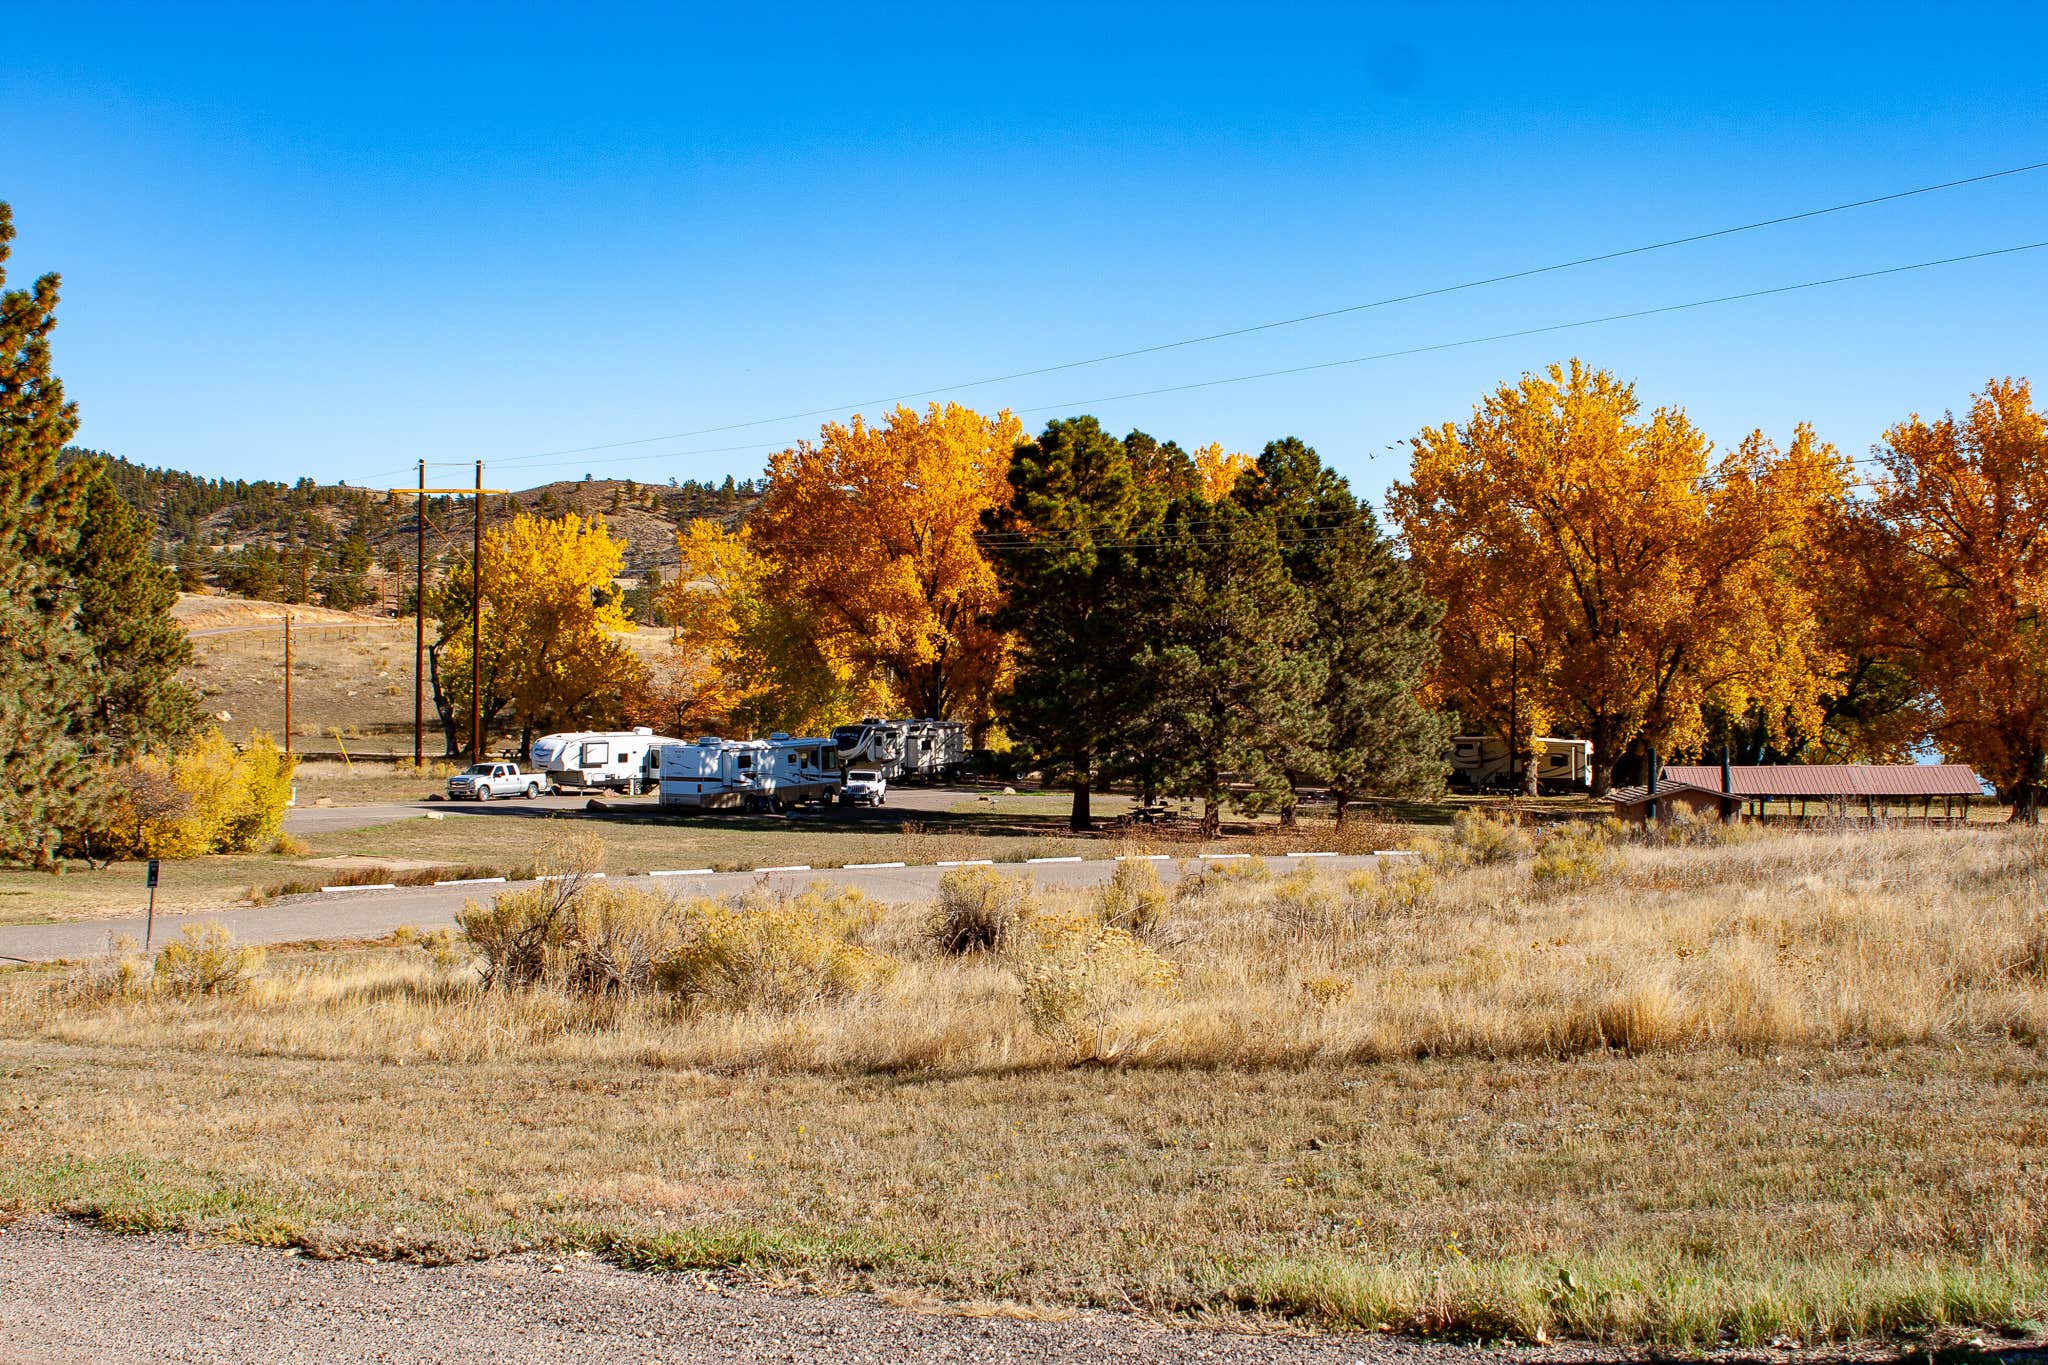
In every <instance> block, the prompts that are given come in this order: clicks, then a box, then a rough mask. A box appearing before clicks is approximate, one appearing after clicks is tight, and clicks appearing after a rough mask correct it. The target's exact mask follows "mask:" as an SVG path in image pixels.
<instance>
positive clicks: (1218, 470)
mask: <svg viewBox="0 0 2048 1365" xmlns="http://www.w3.org/2000/svg"><path fill="white" fill-rule="evenodd" d="M1194 460H1195V477H1196V478H1198V479H1199V480H1201V485H1202V496H1203V497H1204V498H1205V499H1207V500H1208V501H1210V502H1221V501H1222V500H1223V499H1225V498H1227V497H1229V496H1230V490H1231V489H1233V488H1235V487H1237V476H1238V475H1240V474H1242V473H1244V472H1245V471H1246V470H1247V469H1250V468H1251V467H1252V466H1253V465H1255V464H1257V463H1258V461H1256V460H1254V459H1253V458H1252V457H1251V456H1249V455H1247V454H1245V453H1244V452H1243V451H1241V450H1238V451H1233V452H1231V453H1230V454H1228V455H1226V454H1224V453H1223V444H1222V442H1220V441H1211V442H1210V443H1209V444H1207V445H1205V446H1198V447H1197V448H1196V450H1195V455H1194Z"/></svg>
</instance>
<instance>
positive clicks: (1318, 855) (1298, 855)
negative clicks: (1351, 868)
mask: <svg viewBox="0 0 2048 1365" xmlns="http://www.w3.org/2000/svg"><path fill="white" fill-rule="evenodd" d="M1287 856H1288V857H1290V858H1334V857H1336V856H1337V855H1336V854H1334V853H1290V854H1288V855H1287Z"/></svg>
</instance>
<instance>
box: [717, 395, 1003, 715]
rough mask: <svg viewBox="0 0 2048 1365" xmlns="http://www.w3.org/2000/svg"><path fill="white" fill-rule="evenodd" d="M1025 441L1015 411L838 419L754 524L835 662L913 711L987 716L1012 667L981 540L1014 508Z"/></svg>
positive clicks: (772, 565) (789, 597)
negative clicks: (875, 421)
mask: <svg viewBox="0 0 2048 1365" xmlns="http://www.w3.org/2000/svg"><path fill="white" fill-rule="evenodd" d="M1023 438H1024V428H1023V426H1022V424H1021V423H1019V422H1018V421H1017V419H1016V418H1015V417H1013V416H1011V415H1010V414H1009V413H1008V412H1000V413H997V414H996V415H995V416H993V417H985V416H983V415H982V414H980V413H978V412H975V411H973V410H972V409H970V408H965V407H961V406H960V405H959V404H957V403H948V404H945V405H943V406H941V405H940V404H937V403H934V404H932V405H931V406H930V407H929V408H928V409H926V410H925V411H924V412H923V413H919V412H916V411H914V410H912V409H910V408H907V407H899V408H897V409H895V410H894V411H893V412H891V413H890V414H889V416H888V419H887V421H885V422H884V423H883V424H882V425H881V426H869V425H867V423H865V422H864V421H862V420H861V419H860V418H855V419H854V420H853V422H852V423H850V424H845V425H842V424H840V423H837V422H833V423H829V424H827V425H826V426H825V427H824V428H823V430H822V431H821V432H820V434H819V439H818V440H817V441H816V442H815V443H813V442H810V441H804V442H801V443H799V444H797V445H795V446H792V447H791V448H789V449H788V450H785V451H782V452H781V453H779V454H777V455H776V456H774V457H773V458H772V459H771V460H770V461H769V464H768V494H767V497H766V498H765V499H764V500H763V502H762V503H761V506H760V508H759V509H758V510H757V511H756V512H755V513H754V514H753V516H752V518H751V519H750V520H749V522H748V531H749V533H750V537H751V544H752V546H753V549H754V551H755V553H757V554H758V555H759V556H760V557H761V558H762V560H764V561H765V563H766V565H767V571H766V576H767V579H768V581H770V582H772V584H773V585H774V590H775V593H776V594H777V596H778V597H780V598H782V599H784V600H786V601H788V602H790V603H792V604H794V605H795V606H798V607H801V608H802V609H803V612H804V613H805V614H806V615H807V616H808V617H809V619H810V622H811V624H812V625H814V626H815V628H816V629H817V630H818V631H819V633H820V636H819V638H820V643H821V647H822V648H823V649H824V651H825V653H826V654H827V656H828V657H830V658H833V659H843V660H846V661H849V662H850V663H851V664H852V665H853V666H854V667H856V668H857V669H858V670H859V671H860V672H861V673H862V674H864V675H866V676H867V677H871V678H879V679H881V680H883V681H886V682H887V684H888V685H889V687H890V689H891V691H892V692H893V693H894V695H895V697H896V699H897V702H898V704H899V705H901V706H902V707H904V708H905V709H907V710H908V711H909V712H910V713H911V714H913V715H918V716H933V717H951V718H954V719H959V720H965V721H968V722H970V723H980V722H982V721H985V720H986V719H987V718H988V716H989V714H990V709H991V705H992V702H993V700H994V697H995V694H996V692H997V690H998V688H999V687H1000V686H1001V685H1002V683H1003V680H1004V678H1005V676H1006V673H1007V671H1008V668H1009V644H1008V641H1007V640H1006V638H1005V637H1004V635H1003V634H1002V632H1000V631H998V630H997V629H996V628H995V626H994V624H993V620H992V617H993V613H994V611H995V608H996V605H997V602H998V600H999V598H1000V589H999V588H998V586H997V583H996V576H995V572H994V570H993V569H992V568H991V567H990V566H989V562H988V559H987V558H986V556H984V555H983V553H982V549H981V546H980V544H979V543H978V541H977V540H976V532H977V531H978V530H979V529H980V527H981V524H982V523H981V519H982V514H983V513H984V512H986V511H988V510H989V509H991V508H994V507H998V506H1001V505H1002V504H1004V503H1005V502H1007V500H1008V498H1009V495H1010V486H1009V481H1008V477H1007V474H1008V470H1009V465H1010V455H1011V452H1012V451H1014V450H1015V449H1016V448H1017V446H1018V445H1019V444H1021V443H1022V441H1023Z"/></svg>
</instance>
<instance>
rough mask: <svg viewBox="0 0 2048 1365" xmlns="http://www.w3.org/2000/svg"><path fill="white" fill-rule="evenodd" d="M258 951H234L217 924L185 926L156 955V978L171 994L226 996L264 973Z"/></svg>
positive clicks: (228, 936)
mask: <svg viewBox="0 0 2048 1365" xmlns="http://www.w3.org/2000/svg"><path fill="white" fill-rule="evenodd" d="M263 957H264V954H263V950H262V949H261V948H255V947H249V948H237V947H236V946H235V936H234V935H233V934H231V933H229V932H228V931H227V930H226V929H224V928H223V927H221V926H220V925H218V924H188V925H186V926H185V928H184V930H183V932H182V933H181V934H180V936H179V937H178V938H175V939H173V940H171V942H169V943H167V944H165V945H164V950H163V951H162V952H160V953H158V954H157V955H156V979H157V981H158V982H159V983H160V984H161V985H162V986H163V988H164V989H165V990H167V991H169V992H171V993H172V994H173V995H227V994H230V993H232V992H235V991H239V990H241V989H242V988H243V987H245V986H247V985H248V984H249V982H250V980H251V979H252V978H253V977H254V976H255V975H256V973H258V972H260V971H262V970H263Z"/></svg>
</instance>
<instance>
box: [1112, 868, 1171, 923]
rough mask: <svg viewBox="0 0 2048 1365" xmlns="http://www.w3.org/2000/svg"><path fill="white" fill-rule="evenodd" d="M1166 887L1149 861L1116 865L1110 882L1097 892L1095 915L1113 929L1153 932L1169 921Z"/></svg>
mask: <svg viewBox="0 0 2048 1365" xmlns="http://www.w3.org/2000/svg"><path fill="white" fill-rule="evenodd" d="M1166 904H1167V901H1166V884H1165V883H1164V882H1162V881H1160V880H1159V870H1158V869H1157V868H1155V867H1153V866H1152V864H1151V863H1148V862H1136V861H1127V862H1121V863H1118V864H1117V865H1116V871H1115V872H1113V873H1111V874H1110V878H1109V880H1108V881H1107V882H1104V883H1103V884H1102V885H1101V886H1099V887H1097V888H1096V890H1095V913H1096V914H1097V915H1098V916H1100V917H1101V919H1102V922H1103V923H1104V924H1106V925H1108V926H1109V927H1110V928H1112V929H1127V930H1129V931H1130V932H1131V933H1133V934H1138V935H1144V934H1148V933H1151V932H1152V931H1153V930H1155V929H1157V928H1159V927H1160V926H1161V925H1163V924H1164V923H1165V922H1166Z"/></svg>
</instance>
